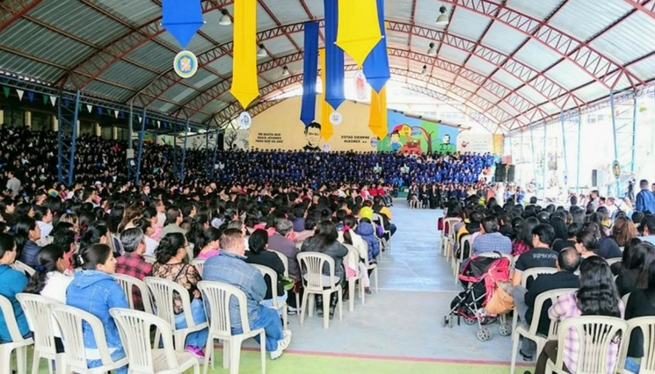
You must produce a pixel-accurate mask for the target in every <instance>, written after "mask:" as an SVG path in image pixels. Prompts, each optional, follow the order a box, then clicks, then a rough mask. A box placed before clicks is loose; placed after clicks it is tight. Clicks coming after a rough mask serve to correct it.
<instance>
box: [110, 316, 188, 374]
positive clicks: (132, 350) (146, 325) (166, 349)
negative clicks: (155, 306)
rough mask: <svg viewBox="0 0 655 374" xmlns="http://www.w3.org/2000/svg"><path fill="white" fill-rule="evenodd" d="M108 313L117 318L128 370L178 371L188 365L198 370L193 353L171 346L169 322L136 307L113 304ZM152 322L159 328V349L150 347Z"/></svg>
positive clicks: (149, 373)
mask: <svg viewBox="0 0 655 374" xmlns="http://www.w3.org/2000/svg"><path fill="white" fill-rule="evenodd" d="M109 313H110V314H111V316H112V317H113V318H114V321H115V322H116V326H117V327H118V332H119V334H120V336H121V341H122V342H123V347H125V352H126V353H127V359H128V362H129V365H130V369H129V372H130V374H155V373H157V374H177V373H184V372H185V371H186V370H187V369H189V368H193V372H194V373H195V374H200V363H199V362H198V359H197V358H196V357H195V356H194V355H193V354H191V353H188V352H177V351H175V349H174V348H173V340H172V335H173V334H172V331H171V326H170V325H169V324H168V323H167V322H166V321H164V320H163V319H161V318H159V317H157V316H154V315H152V314H150V313H147V312H141V311H138V310H130V309H119V308H113V309H111V310H109ZM152 326H155V327H156V329H157V331H160V332H161V339H162V340H161V342H162V343H163V344H162V347H163V348H161V349H159V348H153V347H152V343H151V341H150V330H151V327H152ZM155 341H157V342H159V341H160V340H159V339H156V340H155Z"/></svg>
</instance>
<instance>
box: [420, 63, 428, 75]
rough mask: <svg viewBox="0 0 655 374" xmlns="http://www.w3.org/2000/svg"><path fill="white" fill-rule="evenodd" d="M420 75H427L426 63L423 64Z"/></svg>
mask: <svg viewBox="0 0 655 374" xmlns="http://www.w3.org/2000/svg"><path fill="white" fill-rule="evenodd" d="M421 75H422V76H424V77H425V76H426V75H428V66H427V65H423V70H421Z"/></svg>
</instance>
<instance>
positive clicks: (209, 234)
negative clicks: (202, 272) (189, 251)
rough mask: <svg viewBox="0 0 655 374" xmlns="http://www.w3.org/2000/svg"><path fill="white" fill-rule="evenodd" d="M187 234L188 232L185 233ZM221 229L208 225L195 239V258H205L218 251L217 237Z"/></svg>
mask: <svg viewBox="0 0 655 374" xmlns="http://www.w3.org/2000/svg"><path fill="white" fill-rule="evenodd" d="M187 235H188V234H187ZM220 238H221V231H220V230H219V229H217V228H215V227H210V228H208V229H207V230H205V232H203V234H202V236H201V237H199V238H198V239H196V243H195V247H194V251H195V258H197V259H203V260H206V259H208V258H210V257H212V256H216V255H218V254H219V253H220V245H219V239H220Z"/></svg>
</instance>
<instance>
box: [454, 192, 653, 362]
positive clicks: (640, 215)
mask: <svg viewBox="0 0 655 374" xmlns="http://www.w3.org/2000/svg"><path fill="white" fill-rule="evenodd" d="M641 185H642V191H641V192H640V194H643V195H642V196H641V198H640V199H639V201H640V204H642V205H640V207H643V208H644V211H632V210H630V211H629V212H625V211H623V210H621V209H619V208H616V207H614V209H612V210H611V211H610V209H608V207H607V206H606V205H605V203H604V201H602V200H601V199H600V197H599V196H598V195H597V192H594V193H595V195H594V194H592V195H591V196H589V197H588V199H589V204H592V205H589V206H585V207H581V206H578V205H576V204H575V201H574V202H573V204H572V205H571V206H570V207H569V208H565V207H563V206H559V207H557V206H555V205H552V204H551V205H548V206H546V207H541V206H539V205H537V201H536V199H535V198H532V199H531V201H530V204H528V205H527V206H523V205H521V204H516V203H515V201H514V200H510V201H508V202H506V203H505V204H504V205H503V206H500V205H498V202H497V201H496V199H495V198H491V199H489V200H488V201H486V204H481V202H480V199H479V197H478V196H477V195H471V196H469V197H468V198H467V199H466V201H465V202H464V203H461V202H459V201H458V200H456V199H452V200H450V201H449V202H448V209H447V211H446V217H456V218H459V219H460V220H459V222H458V223H456V224H454V225H453V227H452V230H454V234H455V235H456V243H460V240H461V239H462V238H463V237H464V236H466V235H470V236H469V241H468V243H470V246H469V245H466V248H460V247H458V246H455V247H454V249H453V250H454V251H455V254H456V255H458V256H459V255H460V252H461V251H464V252H465V253H464V257H469V254H473V255H477V254H481V253H485V252H500V253H505V254H508V255H511V256H512V257H513V258H514V270H513V272H512V274H511V283H512V286H513V287H512V288H511V295H512V297H513V299H514V302H515V305H516V313H518V315H519V319H520V320H521V321H522V323H526V324H528V325H529V324H531V323H532V320H533V319H538V321H539V322H538V323H539V325H538V332H539V333H540V334H542V335H545V336H548V328H549V324H550V321H562V320H564V319H568V318H573V317H576V316H581V315H602V316H610V317H619V318H625V319H631V318H636V317H643V316H655V308H653V306H652V305H651V303H652V302H653V301H655V245H654V244H655V215H653V213H652V212H655V195H649V194H653V192H652V191H650V190H649V189H648V187H649V185H648V182H647V181H642V183H641ZM644 195H645V196H644ZM649 201H650V202H652V204H654V205H651V206H648V202H649ZM593 204H597V206H596V208H595V209H591V207H592V206H593ZM650 209H652V210H650ZM608 260H610V261H609V262H608ZM610 263H611V264H612V265H611V266H610V265H609V264H610ZM542 267H547V268H554V269H556V272H555V273H554V274H550V275H540V276H539V277H537V278H536V280H533V281H531V282H528V283H527V284H526V283H525V282H524V280H523V274H524V273H525V272H526V271H527V270H529V269H533V268H542ZM578 274H579V275H578ZM560 288H576V289H578V291H576V292H573V293H571V294H569V295H567V296H563V297H560V298H559V299H558V301H557V303H555V305H551V304H550V303H547V305H545V307H544V308H543V309H542V314H541V315H540V316H533V308H534V307H535V300H536V298H537V296H539V295H540V294H542V293H544V292H546V291H550V290H555V289H560ZM626 295H629V296H626ZM622 297H627V304H625V305H624V302H623V301H622V300H621V298H622ZM624 300H625V299H624ZM653 305H655V304H653ZM578 339H579V338H578V337H577V335H575V336H573V335H570V333H569V336H568V337H567V343H566V344H567V345H566V346H565V347H558V346H557V341H549V342H548V343H547V344H546V345H545V347H543V349H542V351H541V352H537V351H536V349H537V345H536V344H535V343H534V342H533V341H531V340H529V339H523V342H522V345H521V349H520V351H519V352H520V354H521V355H522V356H523V358H524V360H526V361H530V360H533V359H534V358H535V357H537V356H538V360H537V369H536V371H535V373H537V374H541V373H545V372H546V371H545V366H546V361H547V360H548V359H550V360H552V361H554V360H555V359H556V355H557V350H558V349H564V350H565V354H564V357H565V359H564V363H565V366H566V368H567V369H568V370H569V371H571V372H575V370H576V367H577V362H578V357H577V354H578V352H577V350H576V349H577V348H576V344H577V341H578ZM642 341H643V338H642V337H641V334H639V333H636V334H632V335H631V339H630V342H629V351H628V352H629V353H628V359H627V361H626V368H628V369H629V370H631V371H632V372H638V367H639V360H640V358H641V357H643V356H644V352H643V349H642V345H643V343H642ZM607 360H608V365H610V366H608V367H609V368H613V367H614V366H615V365H616V363H617V362H618V352H617V346H616V345H615V344H614V343H613V344H612V345H611V347H610V350H609V352H608V356H607ZM612 372H614V371H612Z"/></svg>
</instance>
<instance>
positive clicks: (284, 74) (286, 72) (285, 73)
mask: <svg viewBox="0 0 655 374" xmlns="http://www.w3.org/2000/svg"><path fill="white" fill-rule="evenodd" d="M290 75H291V72H290V71H289V68H288V67H286V65H285V66H284V67H283V68H282V76H283V77H288V76H290Z"/></svg>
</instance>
